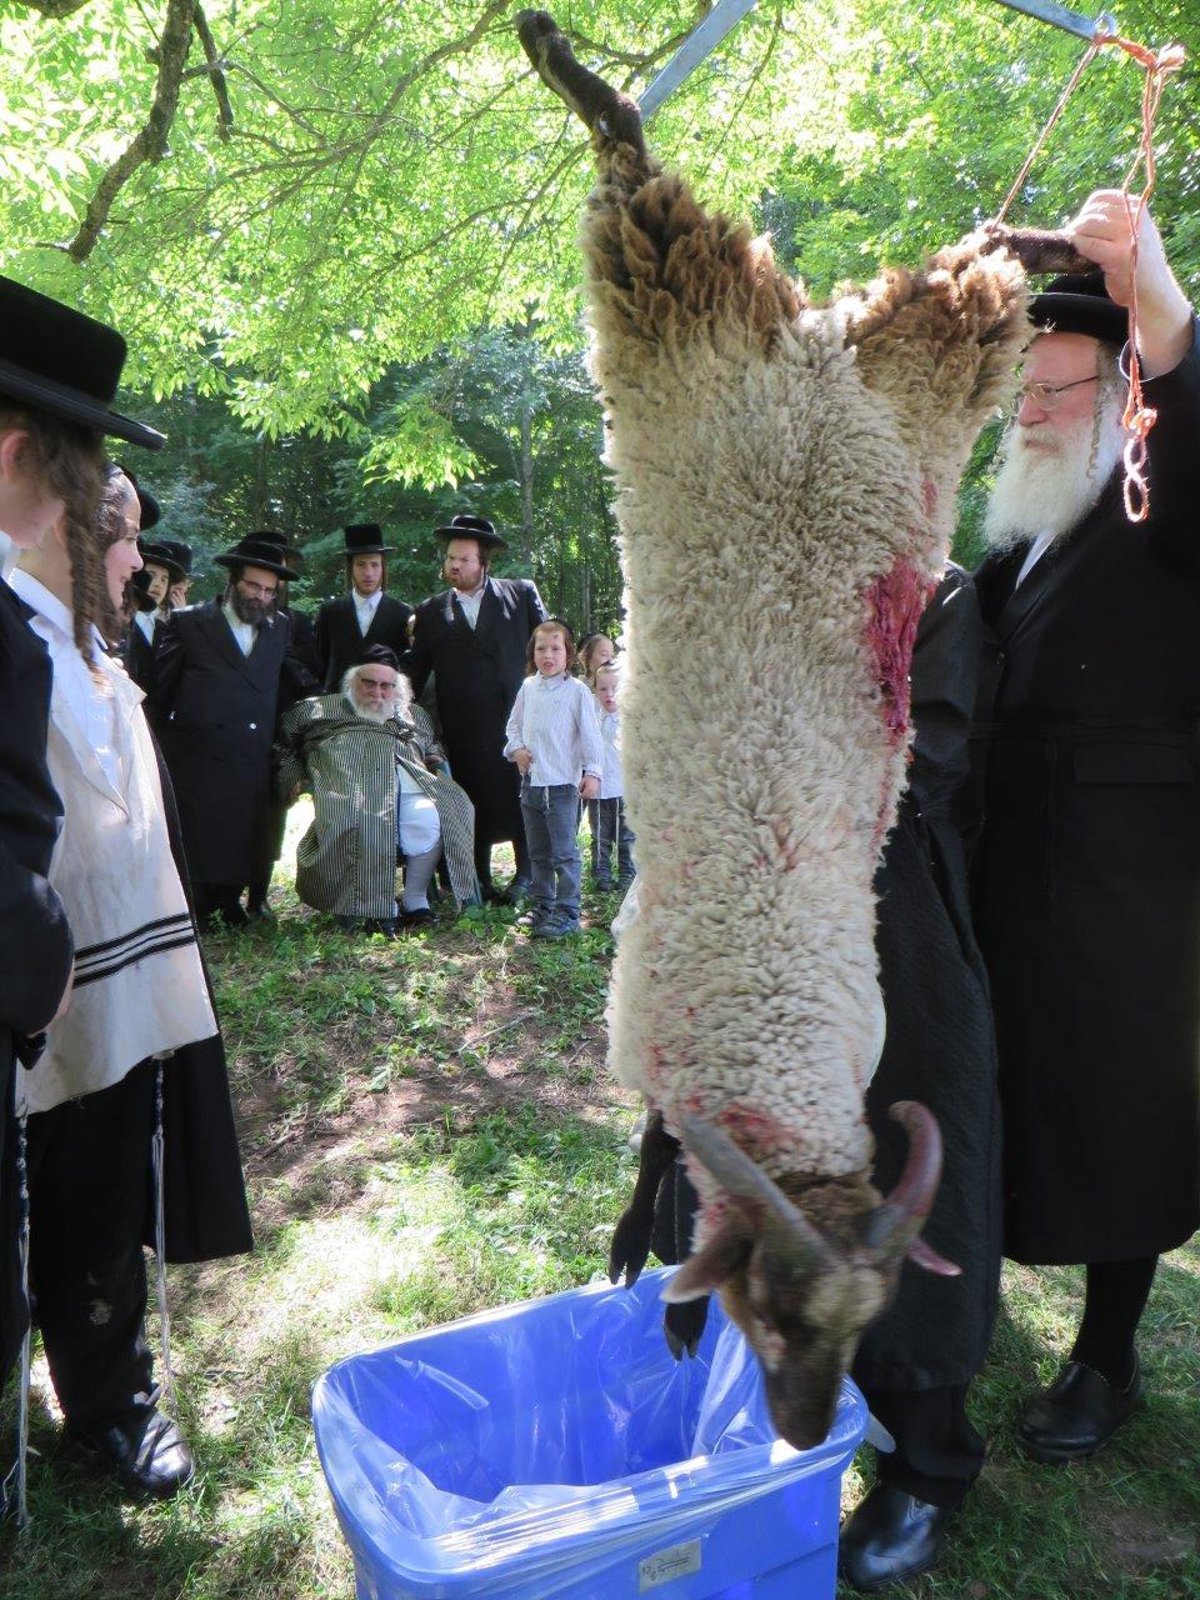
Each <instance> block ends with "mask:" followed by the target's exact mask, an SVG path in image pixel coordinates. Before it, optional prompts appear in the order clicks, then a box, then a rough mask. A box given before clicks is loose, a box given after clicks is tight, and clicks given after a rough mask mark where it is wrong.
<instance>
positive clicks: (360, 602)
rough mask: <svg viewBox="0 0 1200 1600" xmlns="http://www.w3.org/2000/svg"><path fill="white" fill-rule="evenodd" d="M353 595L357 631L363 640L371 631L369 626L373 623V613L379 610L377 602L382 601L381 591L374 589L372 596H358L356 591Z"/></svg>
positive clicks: (355, 590)
mask: <svg viewBox="0 0 1200 1600" xmlns="http://www.w3.org/2000/svg"><path fill="white" fill-rule="evenodd" d="M352 593H353V595H354V611H355V615H356V616H357V617H358V631H359V633H361V634H362V636H363V638H364V639H365V638H366V637H367V634H368V633H369V632H370V631H371V624H372V623H373V622H374V621H375V613H376V612H377V611H378V610H379V602H380V601H381V600H382V599H383V590H382V589H376V591H375V593H374V594H359V592H358V590H357V589H354V590H353V591H352Z"/></svg>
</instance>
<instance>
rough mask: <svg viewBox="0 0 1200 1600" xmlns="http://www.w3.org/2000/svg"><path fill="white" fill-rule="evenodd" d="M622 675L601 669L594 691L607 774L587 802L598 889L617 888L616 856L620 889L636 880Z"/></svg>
mask: <svg viewBox="0 0 1200 1600" xmlns="http://www.w3.org/2000/svg"><path fill="white" fill-rule="evenodd" d="M619 681H620V673H619V671H618V669H617V668H616V667H615V666H612V665H609V666H603V667H597V668H596V670H595V672H594V673H593V675H592V688H593V691H594V693H595V696H596V705H597V710H598V714H599V721H600V737H601V739H602V740H603V743H604V773H603V776H602V777H601V779H600V793H599V794H598V795H597V796H596V798H595V799H594V800H589V801H588V803H587V812H588V826H589V827H590V828H591V830H592V882H593V883H594V884H595V886H596V888H597V889H604V890H607V889H611V888H612V887H613V875H612V856H613V852H614V850H615V851H616V857H617V879H616V886H617V888H618V889H625V888H627V887H628V886H629V884H630V882H631V881H632V879H633V874H634V865H633V845H634V843H635V840H634V835H633V833H632V831H631V830H630V828H629V827H628V826H627V825H626V822H625V784H624V779H623V778H622V775H621V713H620V711H619V710H618V709H617V685H618V683H619Z"/></svg>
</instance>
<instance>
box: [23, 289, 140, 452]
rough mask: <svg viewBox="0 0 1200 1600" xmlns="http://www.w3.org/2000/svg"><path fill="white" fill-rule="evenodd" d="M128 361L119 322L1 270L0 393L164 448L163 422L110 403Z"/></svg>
mask: <svg viewBox="0 0 1200 1600" xmlns="http://www.w3.org/2000/svg"><path fill="white" fill-rule="evenodd" d="M124 365H125V341H124V339H122V337H121V335H120V334H119V333H118V332H117V331H116V329H115V328H109V327H107V326H106V325H105V324H104V323H103V322H96V321H94V320H93V319H92V318H91V317H85V316H84V315H83V314H82V312H79V311H72V310H71V308H70V307H69V306H64V305H62V304H60V303H59V301H57V300H51V299H50V298H49V297H48V296H47V295H44V294H38V292H37V290H36V289H27V288H26V287H25V285H24V284H23V283H15V282H14V281H13V280H12V279H11V278H0V395H3V396H4V397H5V398H6V399H9V400H15V401H17V402H18V403H19V404H20V405H24V406H28V407H29V409H30V410H31V411H44V412H46V413H47V414H48V415H50V416H52V417H62V418H64V419H65V420H66V421H68V422H75V423H78V424H79V425H80V426H81V427H84V428H93V429H95V431H96V432H97V433H107V434H113V435H115V436H116V437H117V438H118V439H128V440H129V442H130V444H141V445H145V446H146V447H147V448H148V449H150V450H161V449H162V447H163V445H164V444H165V443H166V440H165V438H164V437H163V435H162V434H161V433H159V432H158V431H157V429H155V428H150V427H147V426H146V424H145V423H144V422H134V421H133V420H132V419H131V418H129V417H123V416H121V415H120V413H119V412H116V411H114V410H113V409H112V402H113V398H114V396H115V395H116V392H117V385H118V383H119V382H120V380H121V369H122V367H123V366H124Z"/></svg>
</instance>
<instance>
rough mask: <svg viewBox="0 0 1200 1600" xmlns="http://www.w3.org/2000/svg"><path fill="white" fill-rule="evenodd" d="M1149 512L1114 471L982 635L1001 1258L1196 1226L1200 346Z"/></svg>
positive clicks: (1136, 1247) (984, 599)
mask: <svg viewBox="0 0 1200 1600" xmlns="http://www.w3.org/2000/svg"><path fill="white" fill-rule="evenodd" d="M1146 401H1147V404H1149V405H1153V406H1155V407H1156V408H1157V410H1158V423H1157V426H1156V427H1155V429H1154V430H1153V432H1152V433H1151V435H1150V463H1149V483H1150V501H1151V517H1150V520H1149V521H1148V522H1146V523H1143V524H1140V525H1134V524H1131V523H1130V522H1129V521H1128V520H1127V518H1126V516H1125V512H1124V507H1123V504H1122V497H1121V481H1120V480H1121V473H1120V469H1119V468H1118V470H1117V473H1116V474H1115V475H1114V478H1113V480H1112V481H1111V482H1110V483H1109V485H1108V486H1107V488H1106V490H1105V492H1104V493H1103V495H1102V496H1101V498H1100V500H1099V502H1098V504H1097V505H1096V506H1095V507H1094V508H1093V510H1092V511H1091V512H1090V513H1089V514H1088V516H1087V517H1086V518H1085V519H1084V520H1083V522H1082V523H1081V524H1080V526H1079V527H1077V528H1076V529H1075V530H1074V531H1073V532H1071V533H1070V534H1068V535H1067V536H1065V537H1064V538H1063V539H1062V540H1061V541H1059V542H1058V543H1057V544H1056V545H1054V546H1052V547H1051V549H1050V550H1049V551H1048V552H1047V553H1046V554H1045V555H1044V556H1043V557H1042V558H1041V560H1040V561H1039V562H1038V563H1037V565H1036V566H1034V567H1033V568H1032V570H1031V572H1030V574H1029V576H1028V577H1027V578H1026V579H1025V582H1024V583H1022V584H1021V585H1020V586H1019V587H1017V585H1016V579H1017V575H1018V573H1019V570H1020V566H1021V563H1022V561H1023V559H1024V556H1025V554H1026V549H1024V548H1023V549H1020V550H1018V551H1016V552H1013V553H1010V554H1008V555H1005V556H991V557H989V558H988V559H987V560H986V561H985V562H984V563H983V565H982V566H981V568H980V570H979V572H978V574H977V578H976V588H977V591H978V593H979V597H980V602H981V606H982V610H983V615H984V620H985V623H986V624H987V625H988V626H989V627H990V628H991V630H992V634H993V638H992V642H991V645H990V646H989V647H988V648H987V649H986V651H985V660H986V668H987V678H988V681H989V686H990V687H989V693H988V697H987V704H986V705H985V707H984V708H983V712H982V726H981V730H980V731H981V740H982V743H983V745H984V747H985V750H986V768H985V782H984V785H983V796H984V822H983V829H982V835H981V841H980V847H979V850H978V853H977V858H976V864H975V865H976V873H975V876H976V884H975V890H976V893H975V899H976V908H977V917H978V927H979V935H980V942H981V944H982V945H983V948H984V953H985V955H986V957H987V961H988V967H989V972H990V977H991V984H992V994H993V1002H994V1007H995V1014H996V1027H997V1035H998V1039H999V1045H1000V1073H1001V1087H1002V1092H1003V1095H1004V1120H1005V1132H1006V1154H1005V1163H1006V1174H1005V1178H1006V1185H1007V1195H1006V1207H1007V1208H1006V1249H1007V1251H1008V1253H1009V1254H1011V1255H1014V1256H1015V1257H1016V1258H1017V1259H1019V1260H1023V1261H1036V1262H1041V1261H1046V1262H1054V1261H1059V1262H1079V1261H1093V1260H1097V1261H1103V1260H1120V1259H1129V1258H1132V1257H1134V1256H1146V1255H1154V1254H1157V1253H1159V1252H1160V1251H1162V1250H1167V1249H1171V1248H1173V1247H1174V1246H1175V1245H1178V1244H1180V1243H1182V1242H1183V1241H1184V1240H1185V1239H1187V1238H1188V1236H1189V1235H1190V1234H1191V1233H1192V1232H1193V1230H1194V1229H1195V1228H1196V1226H1197V1224H1198V1223H1200V1159H1198V1151H1200V1070H1198V1061H1200V981H1198V979H1197V975H1198V974H1200V520H1198V509H1197V508H1198V507H1200V448H1198V443H1197V442H1198V441H1200V348H1197V346H1196V344H1195V343H1193V348H1192V351H1191V353H1190V354H1189V355H1188V356H1187V357H1186V358H1185V359H1184V361H1183V362H1182V363H1181V364H1180V366H1179V367H1177V368H1176V369H1175V370H1174V371H1173V372H1171V373H1168V374H1166V375H1165V376H1163V377H1161V378H1157V379H1154V380H1152V381H1151V382H1149V383H1147V384H1146Z"/></svg>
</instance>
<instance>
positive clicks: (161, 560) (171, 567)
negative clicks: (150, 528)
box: [138, 539, 187, 583]
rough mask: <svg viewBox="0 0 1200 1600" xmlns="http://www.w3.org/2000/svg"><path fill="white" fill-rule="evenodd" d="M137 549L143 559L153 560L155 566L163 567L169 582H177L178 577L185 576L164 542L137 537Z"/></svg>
mask: <svg viewBox="0 0 1200 1600" xmlns="http://www.w3.org/2000/svg"><path fill="white" fill-rule="evenodd" d="M138 550H139V551H140V552H141V556H142V560H143V561H147V562H153V564H154V565H155V566H156V567H165V568H166V572H167V577H168V579H169V581H170V582H171V583H178V582H179V581H180V579H182V578H186V577H187V573H186V572H185V571H184V570H183V568H182V567H181V566H180V565H179V563H178V561H176V560H175V558H174V556H172V554H171V552H170V550H169V549H168V548H167V546H166V545H165V544H159V543H158V541H157V540H151V539H139V540H138Z"/></svg>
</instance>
